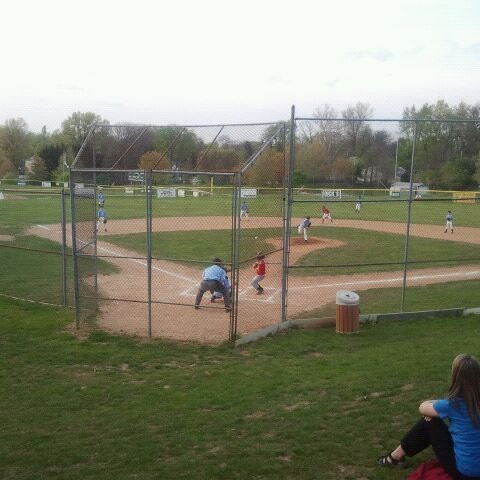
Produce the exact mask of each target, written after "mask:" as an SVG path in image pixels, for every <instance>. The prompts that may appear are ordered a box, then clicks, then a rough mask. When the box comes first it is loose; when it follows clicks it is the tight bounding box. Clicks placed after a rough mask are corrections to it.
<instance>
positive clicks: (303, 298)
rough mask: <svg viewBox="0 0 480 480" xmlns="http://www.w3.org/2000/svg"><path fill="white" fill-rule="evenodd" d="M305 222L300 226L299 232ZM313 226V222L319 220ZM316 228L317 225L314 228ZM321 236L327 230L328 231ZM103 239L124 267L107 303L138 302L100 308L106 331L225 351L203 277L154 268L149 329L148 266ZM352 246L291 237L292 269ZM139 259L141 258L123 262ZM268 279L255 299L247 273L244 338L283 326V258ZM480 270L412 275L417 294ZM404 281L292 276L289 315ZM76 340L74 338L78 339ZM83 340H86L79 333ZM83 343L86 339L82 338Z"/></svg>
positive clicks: (389, 226) (478, 233)
mask: <svg viewBox="0 0 480 480" xmlns="http://www.w3.org/2000/svg"><path fill="white" fill-rule="evenodd" d="M299 221H300V220H299V219H292V226H293V225H296V224H298V223H297V222H299ZM312 221H313V220H312ZM314 224H315V222H314ZM317 224H319V226H321V228H337V227H348V228H358V229H365V230H373V231H383V232H391V233H397V234H404V233H405V225H404V224H401V223H394V222H378V221H375V222H369V221H365V220H360V219H358V220H357V219H354V220H338V221H337V220H336V221H335V223H334V224H326V225H325V226H322V225H321V224H320V223H319V222H317ZM108 225H109V232H108V234H109V235H110V234H125V233H139V232H145V220H144V219H131V220H113V221H109V224H108ZM280 226H281V219H279V218H275V217H256V218H251V219H250V220H249V221H248V222H243V223H242V225H241V228H242V229H243V228H269V227H280ZM230 227H231V219H230V217H220V216H219V217H215V216H214V217H188V218H183V219H182V222H178V219H177V218H176V217H162V218H155V219H153V229H154V231H158V232H160V231H180V230H183V231H186V230H190V231H191V230H207V229H208V230H219V229H229V228H230ZM320 231H321V230H320ZM28 232H29V233H30V234H34V235H37V236H39V237H43V238H49V239H50V240H56V241H58V242H61V238H62V231H61V226H60V225H58V224H57V225H46V226H45V225H42V226H34V227H31V228H30V229H29V230H28ZM67 232H68V242H69V244H71V240H70V232H71V227H70V226H67ZM411 234H412V235H413V236H419V237H427V238H436V239H442V240H448V241H452V242H463V243H470V244H478V243H480V229H479V228H472V227H457V228H455V234H453V235H451V234H450V235H444V234H443V225H418V224H417V225H412V226H411ZM102 236H103V235H99V237H98V244H97V248H98V252H99V254H100V255H105V254H107V255H113V256H112V257H109V258H105V260H108V261H109V262H111V263H113V264H114V265H116V266H117V267H119V270H120V271H119V272H118V273H115V274H112V275H99V276H98V288H99V295H100V296H101V297H105V298H117V299H123V300H130V301H116V300H104V301H102V302H100V316H99V324H100V327H101V328H102V329H104V330H106V331H111V332H114V333H116V334H118V333H126V334H128V335H132V334H133V335H138V336H140V337H145V336H147V335H148V333H149V330H151V333H152V336H153V337H162V338H169V339H175V340H177V341H178V340H186V341H198V342H204V343H220V342H223V341H225V340H227V339H228V336H229V329H230V321H231V319H230V315H228V314H227V313H226V312H225V309H224V308H223V303H222V302H217V303H213V304H212V303H210V295H209V294H208V292H207V293H206V294H205V295H204V297H203V302H202V308H201V309H199V310H194V309H193V303H194V300H195V295H196V293H197V289H198V285H199V282H200V279H201V271H200V270H198V269H196V268H191V267H189V266H188V265H181V264H178V263H175V262H170V261H166V260H154V261H153V262H152V300H153V302H154V303H153V304H152V309H151V317H150V318H151V323H150V325H149V322H148V318H149V311H148V306H147V304H145V303H142V302H145V301H146V300H147V298H148V288H147V264H146V261H145V260H144V259H142V258H138V253H135V252H131V251H128V250H126V249H123V248H120V247H118V246H117V245H114V244H111V243H107V242H105V241H103V239H102ZM267 241H268V242H269V243H271V244H272V245H274V246H275V248H281V244H282V239H281V238H279V237H276V238H270V239H267ZM344 244H345V243H344V242H341V241H339V240H335V239H327V238H322V237H321V236H315V237H310V238H309V240H308V242H304V241H303V236H297V235H296V234H294V235H292V237H291V249H290V253H289V257H290V264H293V263H295V262H296V261H297V260H298V259H299V258H300V257H302V256H304V255H305V254H307V253H309V252H311V251H314V250H318V249H322V248H338V247H341V246H343V245H344ZM121 257H137V258H121ZM266 261H267V275H266V278H265V280H264V281H262V286H263V287H264V294H263V295H255V291H254V289H253V287H252V286H251V285H250V282H251V279H252V277H253V275H254V272H253V269H252V266H251V264H247V265H246V266H245V267H244V268H242V269H241V271H240V278H239V303H238V319H237V332H238V334H239V335H243V334H246V333H249V332H252V331H256V330H259V329H261V328H263V327H267V326H271V325H274V324H276V323H278V321H279V319H280V318H281V291H282V252H281V251H278V252H274V253H272V254H271V255H268V257H267V259H266ZM479 269H480V266H479V265H468V266H467V265H461V266H454V267H440V268H429V269H419V270H412V271H409V272H408V276H407V281H408V285H409V286H415V285H425V284H431V283H440V282H447V281H458V280H465V279H469V280H473V279H477V278H480V273H479ZM402 281H403V272H402V271H393V272H378V273H373V274H372V273H363V274H352V275H337V276H321V277H320V276H304V277H300V276H290V278H289V280H288V312H289V315H292V316H295V315H299V314H300V313H301V312H303V311H306V310H312V309H314V308H321V307H323V306H325V305H327V304H329V303H332V301H334V299H335V294H336V292H337V291H338V290H340V289H345V290H354V291H361V290H367V289H369V288H382V287H400V286H401V285H402ZM72 333H73V332H72ZM76 334H77V335H79V333H78V332H77V333H76ZM80 336H81V334H80Z"/></svg>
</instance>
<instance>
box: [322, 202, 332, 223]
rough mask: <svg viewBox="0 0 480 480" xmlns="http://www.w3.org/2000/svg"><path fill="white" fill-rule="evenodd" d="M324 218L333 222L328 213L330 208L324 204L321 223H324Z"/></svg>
mask: <svg viewBox="0 0 480 480" xmlns="http://www.w3.org/2000/svg"><path fill="white" fill-rule="evenodd" d="M325 220H330V222H331V223H333V218H332V215H331V214H330V210H329V209H328V208H327V207H326V206H325V205H322V223H324V222H325Z"/></svg>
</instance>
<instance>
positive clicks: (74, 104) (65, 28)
mask: <svg viewBox="0 0 480 480" xmlns="http://www.w3.org/2000/svg"><path fill="white" fill-rule="evenodd" d="M0 18H1V20H0V22H1V27H0V41H1V45H2V55H1V60H2V67H3V68H2V71H1V74H0V122H1V123H3V122H4V121H5V119H7V118H11V117H23V118H24V120H25V121H26V122H27V124H28V126H29V128H30V129H31V130H34V131H38V130H40V129H41V128H42V126H43V125H46V126H47V128H48V130H49V131H51V130H54V129H56V128H59V127H60V124H61V122H62V120H64V119H65V118H66V117H68V116H69V115H70V114H71V113H72V112H74V111H83V112H85V111H93V112H95V113H97V114H99V115H101V116H102V117H103V118H106V119H108V120H109V121H110V122H112V123H115V122H137V123H154V124H165V123H178V124H191V123H218V122H220V123H221V122H255V121H271V120H273V121H276V120H279V119H286V118H288V117H289V111H290V106H291V105H292V104H295V105H296V108H297V114H298V115H299V116H309V115H310V114H311V113H312V112H313V110H314V109H315V108H316V107H318V106H321V105H323V104H325V103H328V104H330V105H331V106H333V107H335V108H337V109H338V110H341V109H343V108H345V107H346V106H347V105H348V104H354V103H356V102H357V101H361V102H367V103H370V105H371V106H372V107H373V108H374V116H375V117H385V116H388V117H401V115H402V111H403V108H404V107H405V106H411V105H413V104H415V105H417V106H420V105H422V104H423V103H426V102H428V103H434V102H436V101H437V100H438V99H445V100H446V101H447V102H448V103H450V104H458V103H459V102H460V101H465V102H467V103H470V104H473V103H477V102H480V33H479V32H480V28H479V25H480V1H479V0H449V1H443V0H416V1H413V0H396V1H391V0H379V1H377V0H363V1H357V0H335V1H329V2H327V1H322V0H312V1H309V0H296V1H295V2H293V1H288V2H287V1H282V0H272V1H270V0H242V1H239V0H236V1H232V0H222V1H216V0H199V1H194V0H192V1H179V0H177V1H166V0H165V1H162V0H157V1H153V0H152V1H148V0H136V1H128V2H127V1H123V0H116V1H110V0H94V1H90V0H82V1H75V2H73V1H70V0H61V1H60V0H59V1H57V0H43V1H41V2H40V1H33V0H32V1H25V0H23V1H22V0H15V1H6V2H2V7H1V17H0Z"/></svg>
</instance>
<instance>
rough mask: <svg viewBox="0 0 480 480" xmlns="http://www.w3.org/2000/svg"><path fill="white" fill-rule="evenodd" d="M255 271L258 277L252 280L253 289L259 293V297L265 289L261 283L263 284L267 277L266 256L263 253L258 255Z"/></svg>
mask: <svg viewBox="0 0 480 480" xmlns="http://www.w3.org/2000/svg"><path fill="white" fill-rule="evenodd" d="M253 269H254V270H255V273H256V275H255V277H253V279H252V287H253V288H254V289H255V290H256V291H257V295H261V294H262V293H263V287H262V286H261V285H260V284H259V282H261V281H262V280H263V279H264V278H265V275H266V266H265V255H264V254H263V253H259V254H258V255H257V261H256V262H255V263H254V264H253Z"/></svg>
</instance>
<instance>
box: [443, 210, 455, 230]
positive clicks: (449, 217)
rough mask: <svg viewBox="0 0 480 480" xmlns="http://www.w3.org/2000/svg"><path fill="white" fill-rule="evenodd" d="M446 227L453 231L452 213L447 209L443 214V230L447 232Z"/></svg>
mask: <svg viewBox="0 0 480 480" xmlns="http://www.w3.org/2000/svg"><path fill="white" fill-rule="evenodd" d="M448 229H450V231H451V232H452V233H453V213H452V212H451V211H450V210H449V211H448V212H447V215H446V216H445V231H444V232H443V233H447V231H448Z"/></svg>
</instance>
